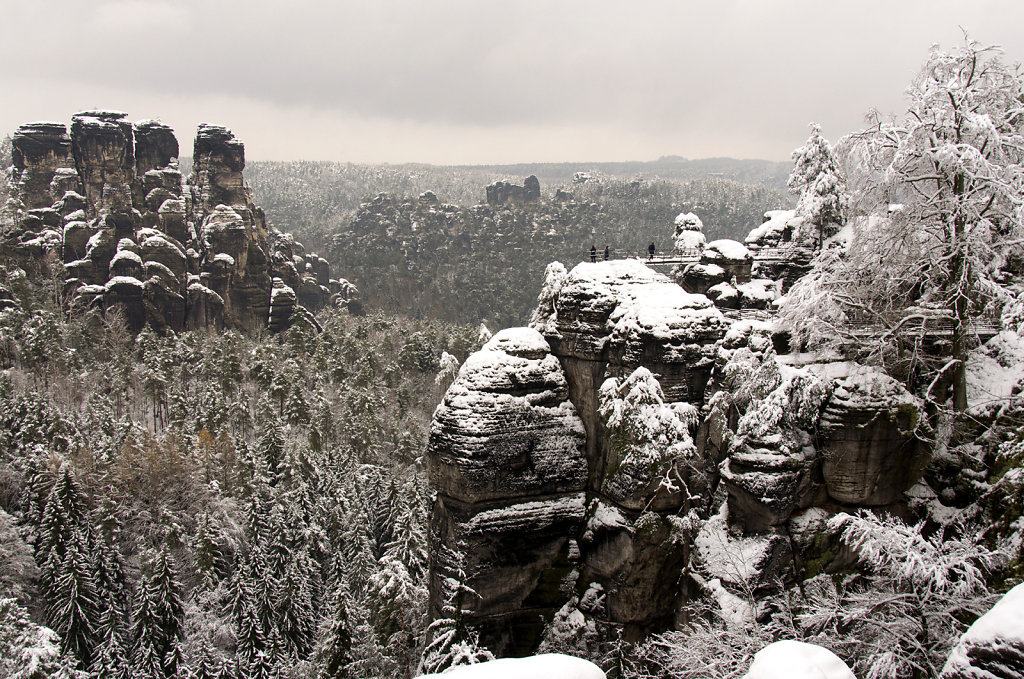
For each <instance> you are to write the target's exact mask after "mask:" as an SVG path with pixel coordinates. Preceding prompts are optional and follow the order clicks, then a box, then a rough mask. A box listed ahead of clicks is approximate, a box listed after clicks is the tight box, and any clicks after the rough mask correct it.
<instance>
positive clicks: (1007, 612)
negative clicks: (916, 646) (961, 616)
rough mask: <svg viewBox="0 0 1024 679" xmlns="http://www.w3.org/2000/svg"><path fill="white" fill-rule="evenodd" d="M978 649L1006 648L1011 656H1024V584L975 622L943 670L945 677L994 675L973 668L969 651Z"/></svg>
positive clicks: (996, 649)
mask: <svg viewBox="0 0 1024 679" xmlns="http://www.w3.org/2000/svg"><path fill="white" fill-rule="evenodd" d="M978 646H982V647H986V650H988V651H998V650H999V649H1000V648H1005V649H1006V651H1007V652H1008V653H1012V654H1014V655H1017V656H1020V655H1024V583H1022V584H1020V585H1017V586H1016V587H1014V588H1013V589H1011V590H1010V591H1009V592H1007V593H1006V594H1004V595H1003V598H1002V599H1000V600H999V601H997V602H996V605H995V606H993V607H992V608H991V609H990V610H989V612H988V613H986V614H985V615H983V616H981V617H980V618H978V619H977V620H975V621H974V624H973V625H971V626H970V627H969V628H968V629H967V631H966V632H964V635H963V636H962V637H960V641H959V643H957V645H956V646H954V647H953V652H952V653H951V654H950V656H949V660H947V661H946V666H945V667H943V668H942V676H946V675H948V674H958V675H959V676H971V677H978V679H987V678H988V677H991V676H992V675H991V674H989V673H987V672H985V673H982V672H981V671H980V670H979V669H978V668H972V667H971V659H970V656H969V655H968V651H969V650H970V648H971V647H978Z"/></svg>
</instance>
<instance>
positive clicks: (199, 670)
mask: <svg viewBox="0 0 1024 679" xmlns="http://www.w3.org/2000/svg"><path fill="white" fill-rule="evenodd" d="M222 667H223V665H222V663H220V662H218V661H217V659H216V658H215V657H214V654H213V649H211V648H210V644H209V643H204V644H203V650H202V652H201V653H200V654H199V658H198V659H196V661H195V666H194V667H193V669H192V679H219V678H220V675H221V670H222Z"/></svg>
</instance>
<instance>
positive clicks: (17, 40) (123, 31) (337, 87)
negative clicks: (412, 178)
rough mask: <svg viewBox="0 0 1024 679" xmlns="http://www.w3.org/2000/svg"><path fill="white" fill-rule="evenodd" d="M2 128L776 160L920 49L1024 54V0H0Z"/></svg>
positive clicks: (289, 148) (475, 157) (273, 153)
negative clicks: (166, 129)
mask: <svg viewBox="0 0 1024 679" xmlns="http://www.w3.org/2000/svg"><path fill="white" fill-rule="evenodd" d="M0 25H2V26H3V27H4V31H3V34H2V35H3V37H2V38H0V42H2V44H0V50H2V53H0V58H2V59H3V67H2V68H0V92H2V95H0V96H2V99H0V130H2V131H3V132H4V133H10V132H12V131H13V130H14V129H15V128H16V127H17V126H18V125H19V124H21V123H24V122H29V121H35V120H58V121H69V120H70V117H71V114H72V113H74V112H76V111H79V110H83V109H88V108H113V109H117V110H122V111H126V112H127V113H128V114H129V117H130V118H131V119H132V120H140V119H143V118H157V119H159V120H162V121H164V122H166V123H168V124H169V125H171V126H172V127H174V129H175V130H176V132H177V135H178V139H179V141H180V142H181V145H182V155H191V146H192V139H193V136H194V132H195V128H196V125H197V124H198V123H200V122H204V121H205V122H215V123H220V124H223V125H227V126H228V127H230V128H231V129H233V130H234V132H235V134H236V135H237V136H238V137H239V138H240V139H241V140H242V141H243V142H245V145H246V151H247V157H248V158H250V159H260V160H271V159H273V160H290V159H329V160H341V161H352V162H391V163H401V162H428V163H441V164H456V163H460V164H461V163H511V162H529V161H562V160H565V161H573V160H575V161H598V160H651V159H655V158H657V157H659V156H663V155H671V154H674V155H681V156H685V157H688V158H705V157H712V156H731V157H737V158H767V159H772V160H787V159H788V158H789V154H790V152H791V151H792V149H793V148H794V147H796V146H799V145H800V144H801V143H802V142H803V140H804V139H805V138H806V137H807V133H808V129H807V125H808V123H809V122H810V121H817V122H819V123H821V125H822V127H823V131H824V133H825V135H826V136H828V137H829V138H830V139H833V140H835V139H837V138H838V137H840V136H842V135H843V134H846V133H847V132H851V131H853V130H855V129H858V128H859V127H860V126H861V124H862V121H863V116H864V114H865V112H866V111H867V110H868V109H870V108H872V107H874V108H878V109H879V110H881V111H883V112H898V111H900V110H902V108H903V106H904V103H905V100H904V98H903V92H904V90H905V88H906V86H907V85H908V84H909V82H910V80H911V78H912V77H913V76H914V74H915V73H916V72H917V71H918V69H919V68H920V66H921V64H922V63H923V62H924V60H925V59H926V58H927V55H928V50H929V47H930V46H931V45H932V44H933V43H940V44H941V45H942V46H943V47H952V46H955V45H957V44H959V43H961V42H962V39H963V34H962V32H961V28H960V27H963V28H965V29H967V30H968V31H969V32H970V35H971V37H972V38H974V39H976V40H978V41H979V42H982V43H986V44H999V45H1001V46H1002V47H1003V48H1004V50H1005V58H1006V60H1007V61H1011V62H1017V61H1021V60H1024V30H1022V26H1024V1H1022V0H859V1H857V2H850V1H845V0H701V1H699V2H691V1H689V0H685V1H684V0H677V1H674V2H673V1H669V0H587V1H575V0H572V1H561V0H546V1H545V0H511V1H507V0H506V1H503V2H493V1H490V0H438V1H429V0H362V1H361V2H348V1H343V0H281V1H280V2H270V1H269V0H249V1H247V2H226V1H219V0H202V1H195V2H194V1H192V0H166V1H163V0H112V1H90V0H0Z"/></svg>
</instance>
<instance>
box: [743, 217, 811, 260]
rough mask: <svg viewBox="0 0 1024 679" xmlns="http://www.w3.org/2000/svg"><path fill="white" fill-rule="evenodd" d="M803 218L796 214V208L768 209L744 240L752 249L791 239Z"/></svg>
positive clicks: (771, 246) (772, 245)
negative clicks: (758, 224)
mask: <svg viewBox="0 0 1024 679" xmlns="http://www.w3.org/2000/svg"><path fill="white" fill-rule="evenodd" d="M802 222H803V218H801V217H797V216H796V210H769V211H768V212H765V213H764V221H763V222H761V225H760V226H758V227H756V228H754V229H752V230H751V231H750V233H748V234H747V237H746V238H745V239H744V242H745V243H746V244H747V246H748V247H750V248H752V249H755V250H756V249H758V248H773V247H778V246H779V245H781V244H783V243H789V242H791V241H792V240H793V236H794V234H795V233H796V232H797V231H798V230H799V228H800V224H801V223H802Z"/></svg>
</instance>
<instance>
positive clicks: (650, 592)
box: [429, 262, 725, 654]
mask: <svg viewBox="0 0 1024 679" xmlns="http://www.w3.org/2000/svg"><path fill="white" fill-rule="evenodd" d="M531 325H532V328H531V329H525V328H521V329H514V330H512V331H503V332H502V333H499V334H498V335H496V336H495V337H494V338H493V339H492V340H491V341H490V342H489V343H488V344H487V345H486V346H485V347H484V349H483V350H482V351H481V352H479V353H477V354H474V355H473V356H472V357H470V358H469V359H468V360H467V361H466V363H465V365H464V366H463V367H462V369H461V371H460V374H459V378H458V379H457V380H456V381H455V383H454V384H453V385H452V387H451V388H450V389H449V391H448V393H447V394H446V396H445V400H444V403H443V404H442V405H441V406H440V407H439V408H438V410H437V412H436V413H435V417H434V422H433V425H432V428H431V437H430V447H429V460H430V477H431V483H432V485H433V487H434V488H435V489H437V492H438V500H437V503H436V504H435V509H434V516H433V521H432V531H433V542H432V545H433V547H434V554H435V555H441V554H451V553H460V554H462V555H464V557H465V558H466V559H468V560H469V562H470V563H469V564H467V565H466V567H465V572H467V573H473V574H474V575H473V577H472V578H470V581H469V582H468V583H467V584H468V585H469V586H470V587H471V588H472V589H473V590H475V591H476V592H477V593H478V595H479V597H480V598H479V601H478V602H477V603H475V604H473V605H472V606H471V607H470V609H469V610H468V611H467V612H466V615H467V618H468V619H469V620H470V621H471V622H472V623H473V624H474V625H476V626H477V627H478V628H479V629H480V631H481V640H482V641H483V642H484V643H485V644H487V645H489V647H491V648H492V649H494V650H496V651H497V652H500V653H503V654H511V653H516V652H526V651H529V650H531V649H532V648H533V647H534V646H535V645H536V643H537V641H538V640H539V637H540V634H541V632H542V631H543V625H544V620H546V619H550V617H551V616H552V615H553V614H554V612H555V611H557V610H558V609H559V608H561V607H562V606H564V605H565V604H566V601H567V596H568V592H569V591H570V590H573V589H574V588H575V589H578V590H580V591H581V592H582V591H583V590H586V589H594V588H597V589H601V590H602V591H603V592H604V596H603V601H602V611H603V612H602V613H601V615H602V616H603V617H605V618H606V620H607V621H608V622H610V623H613V624H623V625H625V626H626V628H627V635H628V636H630V637H632V638H636V637H638V636H639V635H640V634H641V633H643V632H645V631H647V630H649V629H653V628H656V627H664V626H665V625H666V624H668V623H669V622H670V621H671V620H672V618H673V615H674V610H675V603H676V601H677V599H678V596H679V586H678V582H679V579H678V573H679V572H680V570H681V569H682V567H683V565H684V564H685V562H686V560H687V556H688V552H687V550H686V549H685V547H684V544H685V541H684V540H679V539H676V538H677V537H678V536H680V535H683V534H685V532H686V530H687V528H686V526H685V522H683V521H681V520H680V519H679V517H678V516H676V514H677V513H678V512H679V511H680V509H682V508H683V507H684V505H687V504H688V503H690V502H691V501H692V495H690V494H684V493H680V492H678V489H676V490H675V491H672V490H670V489H666V488H665V487H664V485H663V484H662V483H661V479H662V476H663V475H669V476H671V474H672V470H674V469H677V467H679V468H681V467H682V462H683V460H684V459H685V461H686V462H687V463H689V464H694V463H695V460H694V459H692V456H694V455H696V448H695V446H693V445H692V441H691V442H690V445H679V446H676V447H675V448H673V449H672V451H671V453H669V454H666V453H665V452H664V451H662V450H661V449H660V448H659V442H662V441H663V440H664V439H665V432H668V431H671V432H674V436H677V437H688V436H689V434H690V431H691V429H692V428H693V427H694V426H695V424H696V422H695V420H696V416H695V415H696V411H695V410H694V409H693V406H692V405H691V404H689V403H687V401H693V402H695V403H700V401H701V399H702V397H703V390H704V386H705V384H706V382H707V379H708V377H709V375H710V371H711V368H712V365H713V360H714V344H715V342H716V341H717V340H718V339H719V338H720V337H721V335H722V333H723V332H724V330H725V322H724V320H723V319H722V316H721V314H720V313H719V312H718V311H717V310H716V309H715V308H714V306H712V305H711V303H710V302H709V301H708V300H707V299H706V298H704V297H698V296H694V295H688V294H687V293H685V292H683V291H682V290H681V289H680V288H679V287H678V286H676V285H675V284H674V283H672V282H671V280H669V279H668V278H666V277H664V276H662V275H660V274H657V273H655V272H653V271H651V270H650V269H647V268H646V267H645V266H643V265H642V264H640V263H637V262H606V263H600V264H581V265H580V266H578V267H577V268H576V269H574V270H573V271H572V272H571V273H566V272H565V270H564V268H560V267H552V268H549V273H548V281H547V283H546V285H545V292H544V293H542V302H541V307H540V308H539V309H538V312H537V313H536V314H535V315H534V320H533V322H532V323H531ZM506 333H511V334H506ZM638 394H639V395H638ZM556 406H557V409H556V410H552V409H553V408H555V407H556ZM538 408H540V409H538ZM553 413H555V414H557V415H558V416H557V417H556V418H555V419H552V414H553ZM563 413H571V418H569V419H566V416H565V415H563ZM652 413H653V414H655V417H656V418H658V421H659V423H660V424H659V426H658V427H654V428H653V429H651V430H649V431H648V433H647V434H646V435H644V436H639V437H635V436H631V435H627V434H625V433H623V436H620V437H619V438H617V439H615V442H614V443H612V441H611V440H610V438H609V437H608V436H606V435H605V434H606V432H605V430H606V427H607V426H612V427H613V428H615V430H616V431H620V432H628V431H630V430H631V427H632V426H633V423H635V422H637V421H643V420H644V418H645V417H646V415H648V414H652ZM552 452H554V455H552ZM698 466H699V465H698ZM697 485H699V484H696V483H695V486H694V487H695V488H696V487H697ZM704 500H705V502H707V501H709V500H710V497H709V496H706V497H705V498H704ZM449 571H450V567H448V566H446V565H445V564H444V563H441V562H438V561H436V562H435V564H434V569H433V574H432V582H431V594H432V601H431V604H432V609H433V611H434V613H435V614H437V613H438V612H439V611H440V608H441V606H442V604H443V602H442V601H440V599H439V597H440V595H441V592H442V587H441V584H442V583H441V582H440V581H441V580H442V579H444V578H446V577H449V575H448V573H449ZM495 578H498V579H497V581H496V580H495ZM514 602H517V603H516V605H515V606H513V605H511V604H513V603H514ZM518 605H523V606H525V609H524V610H523V611H520V610H519V609H518V608H517V607H516V606H518Z"/></svg>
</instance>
